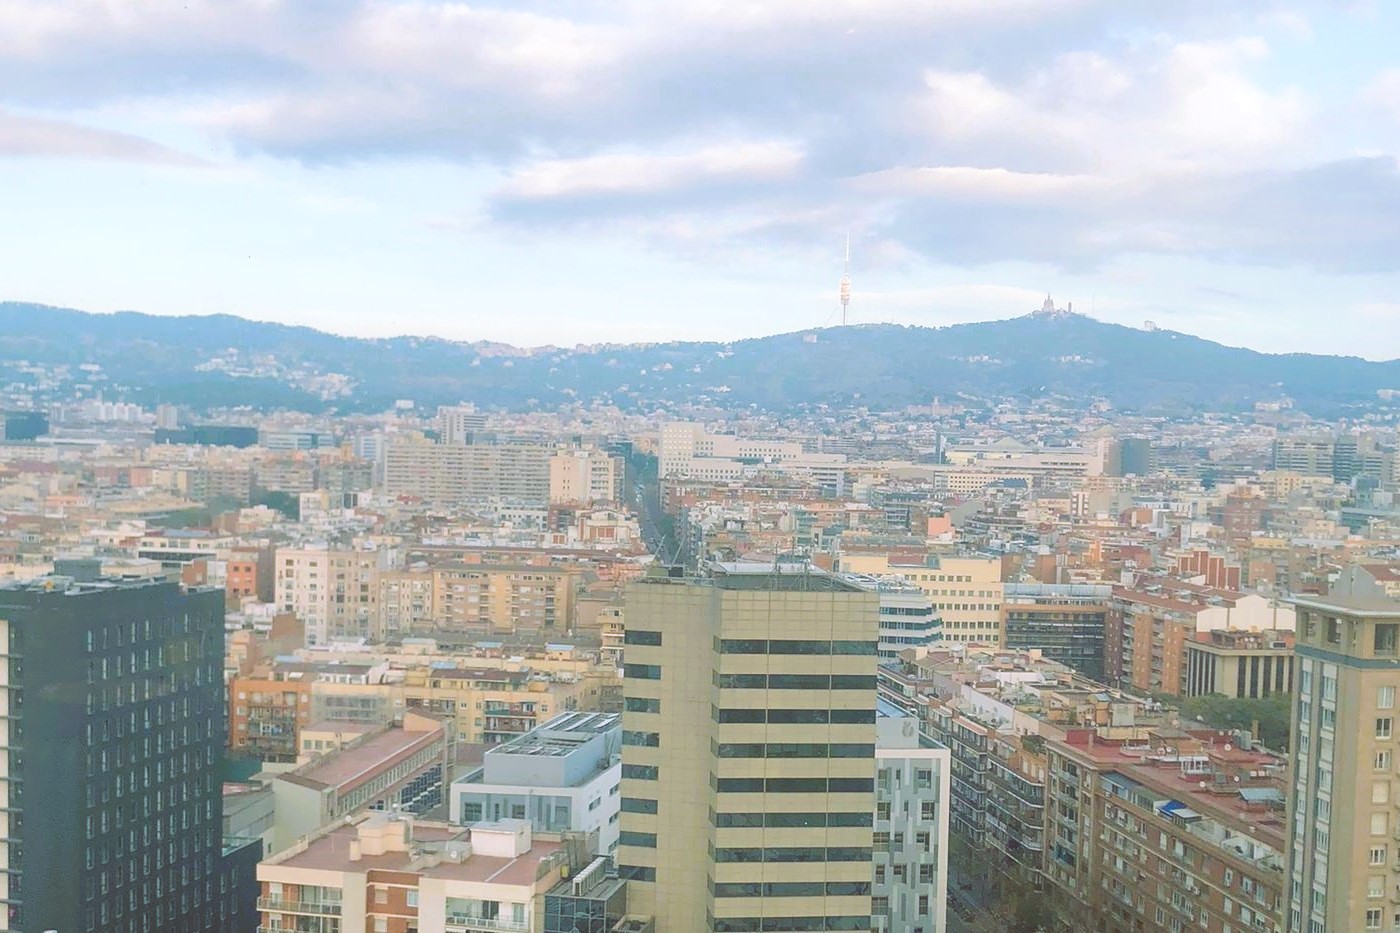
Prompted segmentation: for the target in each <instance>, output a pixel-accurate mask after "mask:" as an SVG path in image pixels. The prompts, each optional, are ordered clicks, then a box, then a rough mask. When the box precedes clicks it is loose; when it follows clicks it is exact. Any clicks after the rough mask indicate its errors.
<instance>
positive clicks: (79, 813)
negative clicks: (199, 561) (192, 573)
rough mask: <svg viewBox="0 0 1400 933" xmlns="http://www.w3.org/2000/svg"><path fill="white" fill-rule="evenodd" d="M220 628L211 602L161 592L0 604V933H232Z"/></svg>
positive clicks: (107, 589) (66, 588) (67, 583)
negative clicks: (1, 909)
mask: <svg viewBox="0 0 1400 933" xmlns="http://www.w3.org/2000/svg"><path fill="white" fill-rule="evenodd" d="M223 621H224V595H223V593H222V592H221V591H219V590H213V589H208V590H199V591H190V590H185V589H183V588H181V587H180V586H179V585H178V584H176V583H171V582H164V581H160V582H156V581H151V582H144V583H113V582H109V581H102V580H98V581H95V582H90V583H77V582H75V581H74V580H72V579H71V578H60V577H48V578H44V579H40V580H38V581H35V582H33V583H30V584H26V585H23V586H15V587H10V588H6V589H3V590H0V648H3V651H4V654H5V662H6V666H5V682H4V685H3V688H0V703H3V704H4V710H3V711H4V718H3V720H0V740H3V744H4V746H5V749H6V751H5V753H4V755H3V756H0V766H3V767H4V775H3V776H4V778H5V780H3V781H0V795H2V796H3V799H0V804H3V809H4V823H5V827H6V832H5V833H4V838H3V839H2V840H0V865H3V866H4V869H3V872H0V888H3V889H2V890H0V899H2V900H3V901H4V903H5V905H6V926H5V929H10V930H32V931H40V930H63V931H67V930H74V931H83V930H101V931H111V933H146V931H150V930H169V931H172V933H195V931H203V930H207V929H233V928H235V927H230V926H228V924H229V923H230V922H231V921H230V920H229V918H228V917H227V916H226V915H225V914H226V912H227V903H226V902H225V901H224V900H223V899H221V898H220V897H218V896H217V895H216V892H218V891H219V890H220V884H221V873H222V864H223V844H222V832H221V812H220V788H221V783H220V781H219V778H218V773H217V768H218V763H219V760H220V758H221V756H222V754H223V736H224V723H223V716H224V714H223V683H222V675H221V670H222V666H223V634H224V632H223ZM244 919H245V920H246V919H248V918H246V917H245V918H244ZM241 929H246V926H245V927H241Z"/></svg>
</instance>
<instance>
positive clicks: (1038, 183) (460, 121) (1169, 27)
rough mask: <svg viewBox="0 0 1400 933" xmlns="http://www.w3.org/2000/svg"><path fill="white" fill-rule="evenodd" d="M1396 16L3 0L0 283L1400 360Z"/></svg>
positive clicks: (728, 332) (1060, 1)
mask: <svg viewBox="0 0 1400 933" xmlns="http://www.w3.org/2000/svg"><path fill="white" fill-rule="evenodd" d="M1397 33H1400V10H1397V8H1396V7H1395V6H1394V5H1393V4H1387V3H1379V2H1373V3H1366V2H1355V3H1346V2H1314V3H1288V2H1262V3H1252V4H1228V5H1222V4H1219V3H1205V2H1179V3H1169V4H1163V3H1140V2H1128V3H1125V2H1121V0H1111V2H1109V0H1044V2H1033V0H978V2H964V0H958V2H947V3H938V4H911V3H904V2H884V0H881V2H833V3H823V4H807V3H796V2H769V3H758V4H750V5H744V6H737V5H732V4H714V3H706V2H688V0H687V2H679V3H667V4H664V5H652V4H636V3H601V2H600V3H589V4H582V5H561V4H550V3H535V4H508V5H488V4H477V5H469V4H434V3H367V2H346V3H338V4H310V3H288V2H264V0H258V2H253V0H247V2H230V3H201V2H194V3H188V4H153V3H142V2H134V0H132V2H101V3H98V2H90V3H89V2H72V3H60V4H55V3H51V2H39V0H9V2H6V3H4V4H3V5H0V75H3V76H4V81H3V82H0V88H3V90H0V179H3V181H0V183H2V184H3V185H4V191H5V216H6V219H7V223H6V224H5V226H4V230H3V231H0V251H3V254H4V255H5V257H6V262H5V276H4V292H5V294H4V297H6V298H11V299H19V300H28V301H37V302H41V303H47V304H55V305H66V306H72V307H80V308H84V309H87V310H95V311H108V310H115V309H120V308H129V309H135V310H141V311H147V312H151V313H159V314H177V313H211V312H227V313H235V314H240V315H244V316H247V317H251V318H254V319H259V320H276V321H283V322H289V323H305V324H310V325H312V326H316V327H320V328H324V329H327V330H331V331H334V332H338V333H346V334H355V335H387V334H398V333H405V332H408V333H419V334H436V335H442V336H448V337H452V338H457V339H497V340H505V341H510V342H514V343H517V344H540V343H554V344H563V345H569V344H572V343H575V342H595V341H599V340H612V341H625V340H639V339H640V340H662V339H685V338H708V339H734V338H738V337H743V336H753V335H758V334H765V333H774V332H781V331H787V330H797V329H801V328H806V327H814V326H821V325H823V324H829V323H832V322H833V321H834V320H835V315H836V313H837V306H836V300H835V298H836V282H837V279H838V277H839V275H840V272H841V254H842V247H843V242H844V238H845V236H846V233H847V232H848V231H849V233H850V235H851V238H852V273H853V279H854V283H855V284H854V297H853V300H852V302H851V321H852V322H853V323H868V322H873V321H895V322H901V323H913V324H943V323H949V322H954V321H969V320H985V319H991V318H1004V317H1011V316H1014V315H1017V314H1021V313H1024V312H1025V311H1027V310H1029V309H1030V308H1033V307H1037V306H1038V305H1039V303H1040V300H1041V298H1042V297H1043V295H1044V293H1045V292H1046V291H1047V290H1049V291H1053V292H1054V293H1055V295H1056V296H1058V297H1060V298H1061V300H1062V301H1072V302H1073V303H1074V306H1075V308H1076V309H1077V310H1080V311H1084V312H1091V313H1093V314H1095V315H1096V316H1098V317H1100V318H1102V319H1105V320H1110V321H1116V322H1120V323H1127V324H1131V325H1140V324H1141V323H1142V322H1143V321H1145V320H1153V321H1155V322H1157V323H1158V324H1159V325H1161V326H1164V327H1170V328H1173V329H1177V330H1182V331H1185V332H1189V333H1195V334H1199V335H1202V336H1205V337H1208V338H1211V339H1216V340H1220V341H1223V342H1225V343H1229V344H1243V345H1247V346H1250V347H1254V348H1257V349H1264V350H1269V351H1302V350H1308V351H1316V352H1329V353H1348V354H1358V355H1362V356H1366V357H1369V358H1373V359H1374V358H1389V357H1396V356H1400V326H1397V321H1398V320H1400V304H1397V300H1396V298H1395V297H1394V296H1395V295H1396V294H1397V293H1400V275H1397V263H1398V262H1400V259H1398V258H1397V256H1400V254H1397V252H1396V251H1395V249H1394V243H1395V242H1396V241H1397V239H1400V227H1397V224H1398V223H1400V221H1397V217H1400V210H1397V209H1396V208H1397V203H1400V180H1398V179H1397V172H1396V161H1395V155H1396V152H1397V151H1400V71H1397V70H1396V69H1395V62H1394V61H1393V56H1392V48H1391V46H1392V43H1391V37H1393V36H1394V35H1396V34H1397Z"/></svg>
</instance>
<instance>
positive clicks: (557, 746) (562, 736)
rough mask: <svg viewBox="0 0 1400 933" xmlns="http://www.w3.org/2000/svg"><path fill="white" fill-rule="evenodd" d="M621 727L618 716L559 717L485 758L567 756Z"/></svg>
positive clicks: (565, 715)
mask: <svg viewBox="0 0 1400 933" xmlns="http://www.w3.org/2000/svg"><path fill="white" fill-rule="evenodd" d="M621 726H622V717H621V716H620V715H619V714H617V713H562V714H560V715H558V716H555V717H554V718H553V719H551V720H549V721H548V722H546V723H544V724H543V725H541V726H539V727H538V728H536V729H532V730H531V731H529V732H527V733H525V734H524V735H522V736H520V737H519V738H516V739H512V740H511V741H509V742H506V743H504V744H502V745H498V746H496V747H495V748H492V749H488V750H487V752H486V754H487V755H492V756H496V755H529V756H544V757H558V756H562V755H569V754H571V753H573V752H575V751H577V750H578V748H579V747H580V746H582V745H584V744H586V743H587V742H588V740H589V739H591V738H593V737H594V736H596V735H601V734H602V733H604V732H609V731H611V730H613V729H619V728H621Z"/></svg>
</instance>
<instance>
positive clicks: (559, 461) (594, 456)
mask: <svg viewBox="0 0 1400 933" xmlns="http://www.w3.org/2000/svg"><path fill="white" fill-rule="evenodd" d="M622 476H623V465H622V458H620V457H614V456H612V455H611V454H609V453H608V452H607V451H605V450H598V449H596V448H594V449H590V450H569V451H564V452H561V453H557V454H555V455H554V456H552V457H550V458H549V501H550V504H551V505H555V504H564V503H574V502H578V503H589V502H617V501H618V500H619V499H621V497H622Z"/></svg>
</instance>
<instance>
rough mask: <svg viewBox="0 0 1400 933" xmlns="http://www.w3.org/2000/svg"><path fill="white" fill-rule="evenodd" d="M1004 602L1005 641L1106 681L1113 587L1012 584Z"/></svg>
mask: <svg viewBox="0 0 1400 933" xmlns="http://www.w3.org/2000/svg"><path fill="white" fill-rule="evenodd" d="M1002 592H1003V602H1002V606H1001V612H1002V627H1003V630H1004V632H1005V636H1004V639H1003V645H1004V646H1005V647H1006V648H1007V649H1009V650H1012V651H1025V650H1028V649H1032V648H1033V649H1037V650H1039V651H1040V653H1041V655H1042V656H1043V657H1045V658H1048V659H1049V660H1051V661H1058V662H1060V663H1061V664H1064V665H1065V666H1066V667H1070V668H1073V669H1074V670H1076V671H1078V672H1079V673H1080V674H1083V675H1084V676H1085V677H1088V678H1090V679H1091V680H1097V681H1100V682H1102V681H1103V680H1104V663H1103V653H1104V632H1105V630H1106V628H1107V617H1108V601H1109V598H1110V597H1111V596H1112V595H1113V587H1111V586H1101V585H1095V584H1070V583H1007V584H1005V586H1004V587H1003V590H1002Z"/></svg>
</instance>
